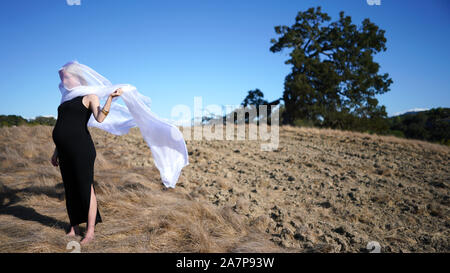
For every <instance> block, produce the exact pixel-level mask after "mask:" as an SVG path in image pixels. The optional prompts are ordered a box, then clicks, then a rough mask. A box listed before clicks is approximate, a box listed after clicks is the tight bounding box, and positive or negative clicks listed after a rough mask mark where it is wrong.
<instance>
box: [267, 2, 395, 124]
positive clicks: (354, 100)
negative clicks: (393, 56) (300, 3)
mask: <svg viewBox="0 0 450 273" xmlns="http://www.w3.org/2000/svg"><path fill="white" fill-rule="evenodd" d="M295 19H296V22H295V24H294V25H292V26H291V27H288V26H276V27H275V32H276V33H277V34H280V35H281V37H279V38H278V39H272V40H271V43H272V44H273V45H272V46H271V47H270V50H271V51H272V52H274V53H275V52H278V51H281V50H282V49H284V48H293V50H292V52H291V53H290V59H288V60H287V61H286V62H285V63H286V64H292V65H293V67H292V72H291V73H290V74H289V75H288V76H286V79H285V90H284V94H283V100H284V103H285V111H284V112H283V116H282V120H283V123H288V124H293V123H294V121H295V120H296V119H301V120H308V121H312V122H313V123H314V125H318V126H326V127H332V128H341V129H356V127H360V129H365V130H366V129H374V130H384V129H386V128H387V124H386V123H385V122H384V121H385V118H386V117H387V114H386V109H385V107H384V106H379V105H378V100H377V99H376V98H375V95H377V94H383V93H385V92H387V91H389V85H390V84H391V83H392V80H391V79H390V78H389V75H388V74H387V73H386V74H383V75H380V74H378V71H379V68H380V65H379V64H378V63H376V62H374V60H373V55H374V54H375V53H378V52H380V51H385V50H386V46H385V44H386V38H385V37H384V33H385V31H384V30H381V29H379V28H378V26H376V25H375V24H374V23H372V22H371V21H370V20H369V19H364V20H363V22H362V26H361V27H357V26H356V25H354V24H353V23H352V20H351V17H350V16H344V12H343V11H341V12H340V13H339V20H338V21H335V22H330V20H331V18H330V17H329V16H328V14H326V13H324V12H322V10H321V7H320V6H319V7H317V8H310V9H308V10H307V11H305V12H299V13H298V15H297V16H296V18H295Z"/></svg>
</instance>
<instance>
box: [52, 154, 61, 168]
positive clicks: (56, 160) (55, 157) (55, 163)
mask: <svg viewBox="0 0 450 273" xmlns="http://www.w3.org/2000/svg"><path fill="white" fill-rule="evenodd" d="M52 165H53V166H55V167H58V165H59V158H58V153H53V156H52Z"/></svg>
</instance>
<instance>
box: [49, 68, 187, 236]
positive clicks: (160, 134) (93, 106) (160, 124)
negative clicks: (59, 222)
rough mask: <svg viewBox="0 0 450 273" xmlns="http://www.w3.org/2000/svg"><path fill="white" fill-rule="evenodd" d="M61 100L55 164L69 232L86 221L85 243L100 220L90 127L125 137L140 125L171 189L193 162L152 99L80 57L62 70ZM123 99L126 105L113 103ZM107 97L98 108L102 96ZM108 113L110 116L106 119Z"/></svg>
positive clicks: (181, 140) (56, 135)
mask: <svg viewBox="0 0 450 273" xmlns="http://www.w3.org/2000/svg"><path fill="white" fill-rule="evenodd" d="M59 76H60V79H61V83H60V84H59V89H60V91H61V95H62V97H61V103H60V105H59V107H58V119H57V121H56V125H55V128H54V129H53V141H54V143H55V145H56V148H55V152H54V154H53V156H52V164H53V165H54V166H59V167H60V169H61V176H62V178H63V183H64V187H65V194H66V206H67V212H68V214H69V219H70V224H71V230H70V232H68V235H74V234H76V233H77V232H78V225H79V224H80V223H84V222H87V232H86V236H85V238H84V239H83V240H82V241H81V243H82V244H85V243H88V242H89V241H91V240H92V239H93V238H94V227H95V225H96V224H97V223H99V222H102V219H101V217H100V213H99V211H98V209H97V200H96V196H95V189H94V186H93V176H94V174H93V171H94V161H95V157H96V152H95V147H94V143H93V142H92V138H91V135H90V133H89V131H88V129H87V126H90V127H97V128H99V129H102V130H105V131H107V132H109V133H111V134H115V135H124V134H126V133H128V132H129V130H130V129H131V128H132V127H135V126H138V127H139V131H140V132H141V134H142V136H143V138H144V140H145V141H146V142H147V144H148V146H149V147H150V149H151V153H152V157H153V161H154V163H155V166H156V167H157V168H158V170H159V173H160V176H161V180H162V182H163V184H164V186H166V187H167V188H169V187H170V188H174V187H175V184H176V183H177V181H178V178H179V176H180V173H181V170H182V168H183V167H185V166H187V165H189V158H188V152H187V148H186V143H185V141H184V138H183V134H182V133H181V132H180V130H178V128H177V126H175V125H174V124H172V123H170V122H168V121H167V120H163V119H160V118H159V117H158V116H157V115H155V114H154V113H153V112H152V111H151V110H150V104H151V100H150V98H148V97H146V96H144V95H142V94H141V93H139V92H138V91H137V89H136V88H135V87H134V86H132V85H129V84H116V85H113V84H111V82H110V81H109V80H107V79H106V78H105V77H103V76H102V75H100V74H99V73H97V72H96V71H95V70H93V69H92V68H90V67H88V66H86V65H84V64H80V63H78V62H77V61H72V62H68V63H67V64H65V65H64V66H63V67H62V68H61V69H60V70H59ZM119 96H120V97H121V98H122V100H123V101H124V102H125V104H126V106H122V105H120V104H117V103H115V101H116V100H117V99H118V97H119ZM103 99H106V102H105V104H104V106H103V108H102V109H101V110H100V100H103ZM107 116H108V118H106V117H107Z"/></svg>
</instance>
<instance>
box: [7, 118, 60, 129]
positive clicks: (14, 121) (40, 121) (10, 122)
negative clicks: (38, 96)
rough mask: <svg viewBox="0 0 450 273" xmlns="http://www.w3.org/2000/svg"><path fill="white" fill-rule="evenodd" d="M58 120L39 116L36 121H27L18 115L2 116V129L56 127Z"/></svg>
mask: <svg viewBox="0 0 450 273" xmlns="http://www.w3.org/2000/svg"><path fill="white" fill-rule="evenodd" d="M55 124H56V119H55V118H54V117H43V116H37V117H36V118H34V119H25V118H23V117H21V116H17V115H0V127H3V126H20V125H50V126H55Z"/></svg>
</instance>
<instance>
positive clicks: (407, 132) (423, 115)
mask: <svg viewBox="0 0 450 273" xmlns="http://www.w3.org/2000/svg"><path fill="white" fill-rule="evenodd" d="M388 121H389V126H390V130H391V131H392V132H393V133H394V134H396V135H398V136H403V137H406V138H414V139H422V140H427V141H432V142H439V143H441V144H446V145H450V108H442V107H439V108H433V109H431V110H428V111H420V112H411V113H406V114H403V115H399V116H395V117H391V118H389V119H388Z"/></svg>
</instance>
